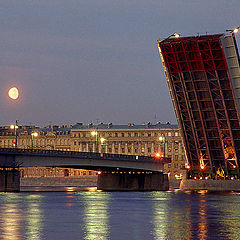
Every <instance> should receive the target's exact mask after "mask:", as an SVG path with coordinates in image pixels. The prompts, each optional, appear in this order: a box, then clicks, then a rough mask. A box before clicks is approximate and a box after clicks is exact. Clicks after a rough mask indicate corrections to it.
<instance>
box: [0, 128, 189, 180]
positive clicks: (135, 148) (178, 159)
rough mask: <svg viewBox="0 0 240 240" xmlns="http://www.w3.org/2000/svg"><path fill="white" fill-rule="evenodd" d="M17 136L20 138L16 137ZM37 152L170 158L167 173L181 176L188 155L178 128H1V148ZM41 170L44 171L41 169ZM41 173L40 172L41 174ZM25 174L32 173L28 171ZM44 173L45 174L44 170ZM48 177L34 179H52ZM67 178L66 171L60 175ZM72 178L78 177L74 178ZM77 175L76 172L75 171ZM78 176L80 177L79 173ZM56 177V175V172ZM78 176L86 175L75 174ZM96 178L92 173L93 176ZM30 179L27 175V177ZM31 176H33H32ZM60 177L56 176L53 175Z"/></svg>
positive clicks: (35, 173) (166, 167)
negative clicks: (97, 153) (51, 150)
mask: <svg viewBox="0 0 240 240" xmlns="http://www.w3.org/2000/svg"><path fill="white" fill-rule="evenodd" d="M16 135H17V136H16ZM15 142H16V143H17V147H18V148H37V149H53V150H65V151H81V152H103V153H113V154H114V153H115V154H130V155H147V156H155V155H156V154H157V153H158V154H159V155H160V156H164V155H165V157H170V158H171V159H172V162H171V163H169V164H165V172H171V173H173V174H179V173H180V172H181V169H184V168H185V152H184V148H183V144H182V140H181V136H180V132H179V129H178V127H177V125H171V124H169V123H167V124H161V123H157V124H151V123H147V124H143V125H135V124H133V123H129V124H128V125H113V124H111V123H109V124H103V123H101V124H98V125H93V124H88V125H84V124H82V123H77V124H75V125H73V126H72V125H70V126H69V125H68V126H67V125H63V126H47V127H44V128H39V127H35V126H18V128H17V129H11V128H10V127H8V126H7V127H0V147H15V144H16V143H15ZM39 169H40V168H39ZM39 171H40V170H39ZM25 172H26V173H27V172H29V169H28V170H25ZM41 172H44V171H43V169H42V170H41ZM45 172H47V174H40V173H39V174H37V170H36V169H35V172H34V173H33V175H38V176H46V175H47V176H49V175H51V174H50V173H51V172H54V171H50V170H48V171H47V170H46V171H45ZM59 172H62V174H63V175H64V171H60V170H59ZM69 172H70V176H72V175H73V176H74V174H71V171H69ZM73 172H74V171H73ZM76 172H77V173H76ZM55 173H56V171H55ZM75 173H76V174H75V176H76V175H79V174H80V175H81V174H82V172H79V171H75ZM91 174H92V173H91ZM24 175H25V176H26V174H24ZM30 175H31V174H30ZM53 175H54V176H56V174H53Z"/></svg>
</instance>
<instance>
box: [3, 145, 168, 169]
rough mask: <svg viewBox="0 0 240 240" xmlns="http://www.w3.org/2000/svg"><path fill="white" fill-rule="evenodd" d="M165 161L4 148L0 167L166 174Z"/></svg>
mask: <svg viewBox="0 0 240 240" xmlns="http://www.w3.org/2000/svg"><path fill="white" fill-rule="evenodd" d="M163 163H164V162H163V160H161V159H156V158H154V157H150V156H136V155H123V154H109V153H92V152H77V151H59V150H40V149H20V148H0V167H1V168H13V167H63V168H77V169H89V170H97V169H103V170H108V169H109V170H111V169H117V168H119V169H128V170H141V171H154V172H163V167H164V166H163Z"/></svg>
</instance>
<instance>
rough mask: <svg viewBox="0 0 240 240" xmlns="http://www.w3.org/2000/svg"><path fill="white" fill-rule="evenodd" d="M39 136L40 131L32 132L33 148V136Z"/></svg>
mask: <svg viewBox="0 0 240 240" xmlns="http://www.w3.org/2000/svg"><path fill="white" fill-rule="evenodd" d="M37 136H38V133H37V132H32V133H31V137H32V148H33V138H34V137H37Z"/></svg>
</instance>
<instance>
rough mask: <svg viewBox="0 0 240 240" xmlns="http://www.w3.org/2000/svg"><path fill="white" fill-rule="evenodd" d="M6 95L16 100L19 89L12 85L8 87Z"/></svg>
mask: <svg viewBox="0 0 240 240" xmlns="http://www.w3.org/2000/svg"><path fill="white" fill-rule="evenodd" d="M8 96H9V97H10V98H11V99H13V100H16V99H17V98H18V96H19V91H18V89H17V88H16V87H12V88H10V89H9V91H8Z"/></svg>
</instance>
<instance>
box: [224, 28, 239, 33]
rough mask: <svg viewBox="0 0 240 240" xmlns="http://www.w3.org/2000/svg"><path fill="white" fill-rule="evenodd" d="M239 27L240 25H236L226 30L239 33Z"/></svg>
mask: <svg viewBox="0 0 240 240" xmlns="http://www.w3.org/2000/svg"><path fill="white" fill-rule="evenodd" d="M239 28H240V27H236V28H234V29H227V30H226V31H227V32H231V33H238V31H239Z"/></svg>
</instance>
